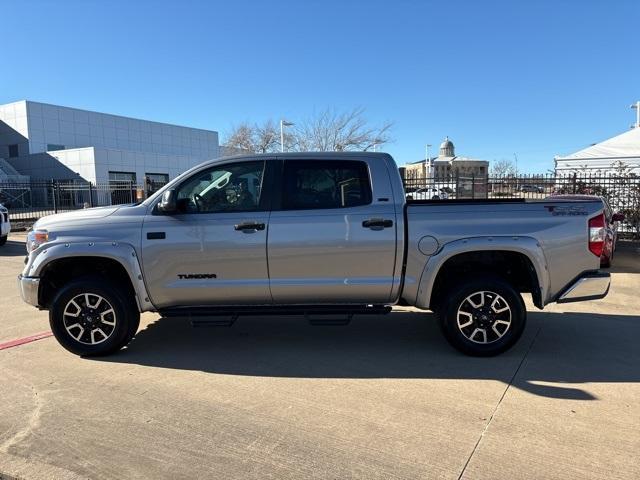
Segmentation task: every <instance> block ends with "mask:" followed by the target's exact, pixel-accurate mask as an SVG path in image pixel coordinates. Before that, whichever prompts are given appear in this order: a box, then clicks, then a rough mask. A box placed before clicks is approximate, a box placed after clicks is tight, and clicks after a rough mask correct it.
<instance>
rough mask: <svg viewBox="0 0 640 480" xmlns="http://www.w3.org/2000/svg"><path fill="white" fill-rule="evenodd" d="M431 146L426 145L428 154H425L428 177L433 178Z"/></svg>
mask: <svg viewBox="0 0 640 480" xmlns="http://www.w3.org/2000/svg"><path fill="white" fill-rule="evenodd" d="M430 146H431V144H430V143H427V145H426V153H425V157H426V158H425V162H426V167H427V168H426V172H425V173H426V176H427V177H431V159H430V158H429V147H430Z"/></svg>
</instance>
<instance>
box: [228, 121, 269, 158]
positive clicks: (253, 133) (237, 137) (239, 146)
mask: <svg viewBox="0 0 640 480" xmlns="http://www.w3.org/2000/svg"><path fill="white" fill-rule="evenodd" d="M224 146H225V147H226V148H227V150H230V151H235V152H246V153H269V152H275V151H278V150H279V149H280V131H279V130H278V128H277V127H276V125H275V123H274V122H273V120H268V121H266V122H265V123H263V124H261V125H259V124H257V123H256V124H253V125H251V124H249V123H246V122H245V123H241V124H240V125H237V126H235V127H233V128H232V130H231V132H230V133H229V135H228V136H227V140H226V141H225V142H224Z"/></svg>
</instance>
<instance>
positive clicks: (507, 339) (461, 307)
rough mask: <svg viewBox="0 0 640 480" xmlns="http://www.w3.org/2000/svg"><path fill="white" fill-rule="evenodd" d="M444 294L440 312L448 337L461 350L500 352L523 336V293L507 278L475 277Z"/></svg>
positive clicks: (478, 353) (480, 354)
mask: <svg viewBox="0 0 640 480" xmlns="http://www.w3.org/2000/svg"><path fill="white" fill-rule="evenodd" d="M445 295H446V298H445V299H444V301H443V302H442V306H441V308H440V309H439V312H438V314H437V315H438V317H439V320H440V326H441V328H442V331H443V333H444V336H445V338H446V339H447V340H448V341H449V343H450V344H451V345H452V346H453V347H454V348H456V349H457V350H459V351H460V352H462V353H464V354H466V355H472V356H478V357H490V356H493V355H498V354H500V353H502V352H505V351H506V350H508V349H509V348H511V347H512V346H513V345H515V343H516V342H517V341H518V339H519V338H520V337H521V336H522V333H523V332H524V328H525V325H526V322H527V311H526V308H525V306H524V302H523V300H522V297H521V296H520V294H519V293H518V292H517V291H516V290H515V289H514V288H513V287H512V286H511V285H509V284H508V283H506V282H505V281H504V280H502V279H500V278H497V277H492V276H486V277H476V278H473V279H470V280H468V281H466V282H463V283H462V284H460V285H456V286H454V287H453V288H451V289H449V290H448V292H447V293H445ZM468 322H471V323H468Z"/></svg>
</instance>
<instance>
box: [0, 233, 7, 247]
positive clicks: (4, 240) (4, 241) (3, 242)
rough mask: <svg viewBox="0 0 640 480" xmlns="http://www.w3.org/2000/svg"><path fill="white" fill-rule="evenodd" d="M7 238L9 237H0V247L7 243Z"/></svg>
mask: <svg viewBox="0 0 640 480" xmlns="http://www.w3.org/2000/svg"><path fill="white" fill-rule="evenodd" d="M8 237H9V236H8V235H5V236H4V237H0V247H1V246H2V245H4V244H5V243H7V238H8Z"/></svg>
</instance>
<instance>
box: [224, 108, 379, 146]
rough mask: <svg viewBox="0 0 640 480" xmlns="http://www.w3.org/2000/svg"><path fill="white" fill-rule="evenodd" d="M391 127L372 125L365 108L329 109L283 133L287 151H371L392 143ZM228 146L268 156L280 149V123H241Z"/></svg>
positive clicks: (230, 135) (232, 131)
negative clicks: (365, 114)
mask: <svg viewBox="0 0 640 480" xmlns="http://www.w3.org/2000/svg"><path fill="white" fill-rule="evenodd" d="M391 126H392V124H391V123H389V122H387V123H384V124H382V125H381V126H379V127H373V126H370V125H369V123H368V122H367V120H366V119H365V118H364V109H363V108H355V109H353V110H350V111H347V112H342V113H340V112H336V111H335V110H332V109H326V110H324V111H322V112H320V113H319V114H317V115H315V116H313V117H311V118H309V119H308V120H304V121H302V122H300V123H299V124H297V125H296V126H295V128H294V129H287V130H285V132H284V140H285V141H284V144H285V150H288V151H321V152H326V151H368V150H372V149H374V148H377V147H379V146H381V145H384V144H385V143H388V142H390V141H391V139H390V136H389V132H390V130H391ZM224 145H225V147H227V149H228V150H232V151H246V152H251V153H268V152H276V151H279V150H280V128H279V125H278V124H277V122H275V121H273V120H268V121H266V122H265V123H263V124H257V123H256V124H253V125H252V124H249V123H246V122H245V123H242V124H240V125H238V126H236V127H234V128H233V129H232V130H231V132H230V133H229V135H228V136H227V140H226V142H224Z"/></svg>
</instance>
